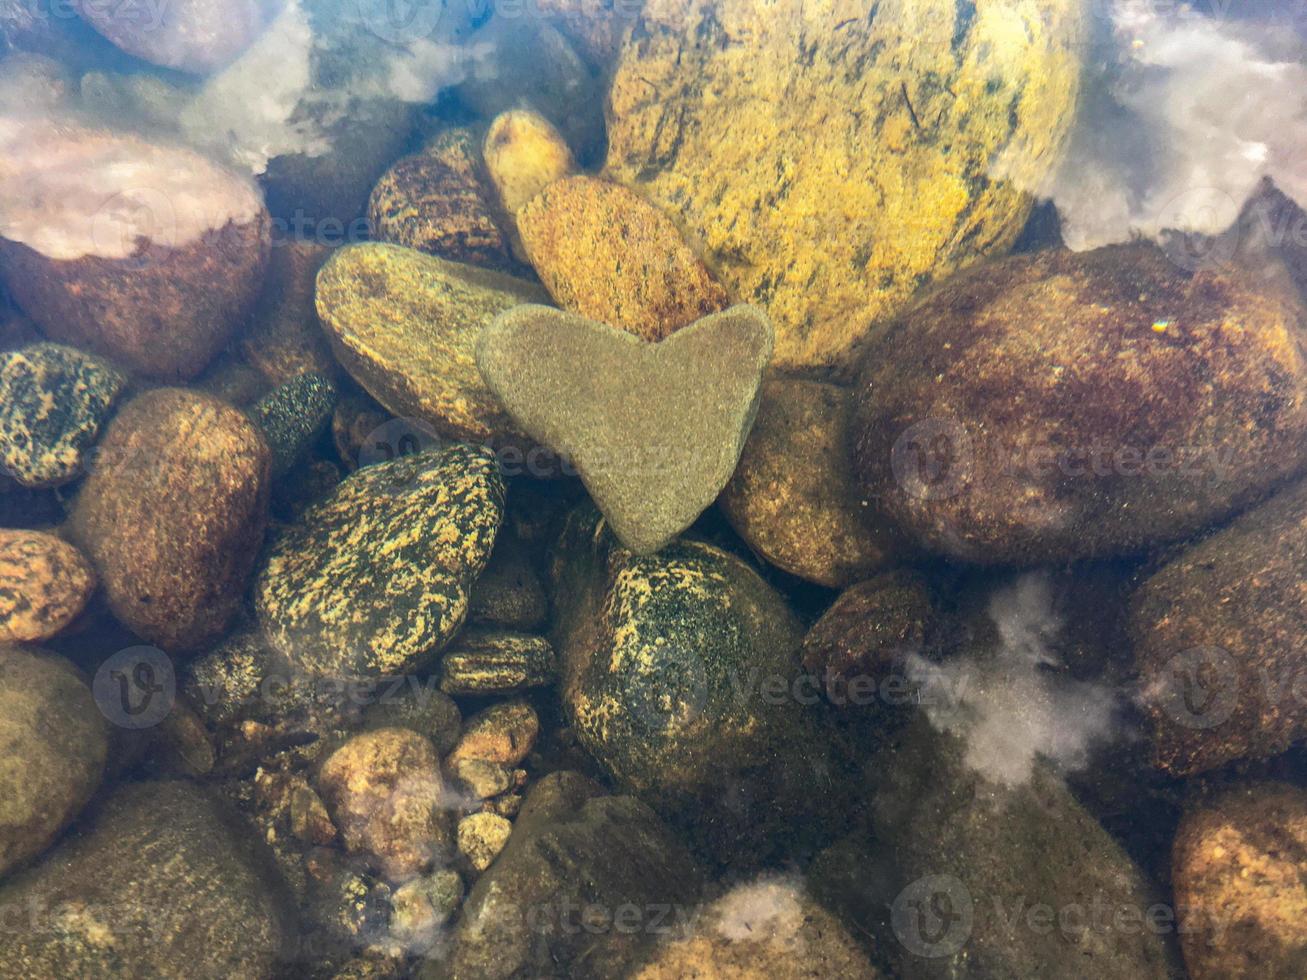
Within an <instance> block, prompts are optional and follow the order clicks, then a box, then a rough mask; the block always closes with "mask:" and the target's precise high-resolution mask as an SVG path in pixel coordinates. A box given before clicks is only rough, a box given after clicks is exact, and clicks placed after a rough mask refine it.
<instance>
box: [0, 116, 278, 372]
mask: <svg viewBox="0 0 1307 980" xmlns="http://www.w3.org/2000/svg"><path fill="white" fill-rule="evenodd" d="M0 153H2V155H3V156H4V157H5V159H6V161H7V168H6V171H5V173H4V174H3V175H0V177H2V179H0V201H2V202H4V206H5V210H4V218H3V220H0V236H3V239H4V240H3V241H0V275H2V276H3V280H4V283H5V285H6V286H7V287H8V289H9V291H10V293H11V294H12V296H13V298H14V299H15V301H17V303H18V304H19V306H21V307H22V309H23V310H24V311H25V312H26V313H27V314H28V316H30V317H31V318H32V320H34V321H35V322H36V324H37V325H38V326H39V327H40V328H41V329H42V331H43V332H44V333H45V334H46V336H47V337H49V338H50V339H52V340H57V341H60V342H63V343H66V344H70V345H72V346H75V347H81V348H84V349H87V350H92V351H95V352H97V353H100V354H104V355H107V356H109V357H111V358H113V359H114V360H116V361H118V362H119V363H121V364H122V365H123V366H125V367H128V368H130V369H132V370H133V371H136V372H139V373H141V374H145V375H149V376H151V377H155V378H160V379H167V380H176V379H182V378H190V377H194V376H195V375H196V374H198V373H199V372H200V371H201V370H202V369H203V368H204V366H205V365H206V364H207V363H208V362H209V361H210V360H211V359H212V358H213V356H214V355H215V354H216V353H217V352H218V351H219V350H221V349H222V347H223V346H224V345H225V344H226V343H227V341H228V340H229V339H230V337H231V333H232V331H233V330H234V329H235V328H236V327H237V326H238V325H239V324H240V323H242V322H243V320H244V319H245V317H246V316H247V315H248V314H249V312H250V309H251V307H252V304H253V302H254V300H255V298H256V297H257V295H258V292H259V288H260V286H261V285H262V281H263V273H264V268H265V266H266V264H267V260H268V249H269V241H268V231H269V219H268V215H267V212H266V210H265V209H264V207H263V202H262V200H261V198H260V196H259V192H258V189H257V188H256V187H255V186H254V184H253V183H252V182H251V181H250V180H249V179H248V178H247V177H243V176H240V175H237V174H235V173H233V172H230V171H227V170H224V169H223V168H221V167H219V166H217V165H216V164H214V163H212V162H211V161H210V160H209V159H208V158H206V157H203V156H201V155H200V154H198V153H195V152H194V151H191V150H187V149H181V148H177V147H170V146H165V145H162V144H154V143H150V142H148V141H146V140H144V139H142V138H140V137H137V136H126V135H118V134H112V133H108V132H104V131H99V130H93V129H86V128H82V127H79V126H74V125H61V124H56V123H55V122H53V121H48V122H41V123H35V122H32V121H30V120H23V121H21V122H19V121H17V120H13V119H7V120H0Z"/></svg>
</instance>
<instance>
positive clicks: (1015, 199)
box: [605, 0, 1086, 368]
mask: <svg viewBox="0 0 1307 980" xmlns="http://www.w3.org/2000/svg"><path fill="white" fill-rule="evenodd" d="M1085 22H1086V16H1085V13H1084V11H1083V8H1082V6H1081V5H1080V4H1079V3H1075V2H1073V0H1054V2H1052V3H1049V4H1041V5H1033V4H1030V5H1013V4H1001V5H998V6H992V5H987V4H983V3H982V4H976V3H972V2H961V3H955V2H954V0H894V2H891V3H882V4H880V5H878V6H877V7H875V8H874V9H873V11H872V15H871V16H868V8H867V6H866V4H865V3H862V2H860V0H834V2H831V3H825V4H821V5H818V6H814V5H812V4H809V3H805V2H803V0H782V2H779V3H773V4H767V5H760V4H758V3H756V2H754V0H692V2H686V0H648V2H646V3H645V4H644V5H643V8H642V12H641V13H640V15H639V16H638V17H637V18H636V20H635V23H634V26H633V27H632V29H631V33H630V35H629V38H630V40H629V43H627V44H626V45H625V46H624V47H623V48H622V53H621V55H620V57H619V60H618V63H617V68H616V71H615V77H614V78H613V82H612V87H611V90H610V93H609V100H608V144H609V145H608V160H607V164H606V169H605V173H606V174H607V175H608V176H610V177H612V178H613V179H615V180H617V181H619V182H621V183H625V184H628V185H630V186H631V187H632V188H633V189H634V190H636V191H637V192H639V193H640V194H642V195H643V196H645V197H647V198H648V199H649V200H650V201H651V202H652V203H653V204H654V205H656V206H658V207H661V208H664V209H666V210H667V211H668V213H670V214H671V215H672V217H673V218H674V219H675V220H676V221H677V224H678V225H679V226H680V227H682V228H683V229H685V230H686V231H687V233H688V234H690V235H692V236H693V240H692V244H693V245H694V247H695V250H696V252H698V254H699V255H701V256H702V257H703V259H704V261H705V262H706V263H707V265H708V268H709V269H711V270H712V272H713V273H714V274H715V275H716V276H718V278H720V279H721V281H722V283H723V284H724V285H725V286H726V289H727V291H728V292H729V293H730V294H731V296H732V297H733V298H734V299H735V300H737V301H739V302H750V303H756V304H758V305H759V306H761V307H763V308H764V309H766V310H767V312H768V314H769V315H770V316H771V318H772V319H773V321H775V323H776V361H777V364H778V365H779V366H781V367H785V368H813V367H825V366H830V365H834V366H844V367H847V366H849V364H850V362H851V359H852V357H853V355H854V354H855V353H856V351H857V350H858V348H859V347H860V346H861V344H862V342H863V341H864V340H865V339H866V338H867V337H868V336H869V334H870V329H871V326H872V324H873V323H876V322H878V321H879V322H883V321H886V320H888V319H889V318H891V317H893V316H894V315H896V314H897V313H898V312H900V311H901V310H902V309H903V308H904V306H905V305H906V304H907V302H908V301H909V299H910V298H911V297H912V295H913V293H915V292H916V291H917V289H918V288H919V287H920V286H921V285H922V284H923V283H924V282H929V281H930V280H932V279H939V278H943V277H944V276H947V275H948V274H950V273H952V272H953V271H955V270H957V269H959V268H961V267H963V266H965V265H967V264H968V263H970V262H972V261H974V260H975V259H977V258H979V257H982V256H985V255H994V254H1002V253H1003V252H1005V251H1006V250H1007V249H1008V248H1010V247H1011V245H1012V243H1013V242H1014V241H1015V240H1016V237H1017V235H1018V234H1019V232H1020V231H1021V228H1022V226H1023V224H1024V223H1025V220H1026V216H1027V214H1028V213H1029V210H1030V201H1031V199H1030V197H1029V195H1028V193H1027V191H1028V190H1029V189H1031V188H1033V187H1036V186H1037V185H1038V184H1039V182H1040V180H1041V178H1042V177H1044V176H1045V175H1047V174H1048V173H1049V171H1050V170H1051V169H1052V168H1053V167H1054V166H1055V165H1056V163H1057V161H1058V156H1059V152H1060V149H1061V145H1062V143H1063V138H1064V136H1065V134H1066V132H1067V129H1068V127H1069V125H1070V122H1071V119H1072V116H1073V114H1074V110H1075V107H1076V100H1077V95H1078V92H1079V79H1080V70H1081V57H1082V51H1081V49H1082V47H1083V44H1084V41H1085V34H1086V31H1085Z"/></svg>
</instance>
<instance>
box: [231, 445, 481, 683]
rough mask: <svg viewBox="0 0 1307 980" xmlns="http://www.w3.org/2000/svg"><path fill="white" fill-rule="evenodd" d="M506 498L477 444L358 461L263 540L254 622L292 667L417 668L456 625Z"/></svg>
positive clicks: (354, 671) (351, 671) (345, 671)
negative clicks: (291, 521) (324, 495)
mask: <svg viewBox="0 0 1307 980" xmlns="http://www.w3.org/2000/svg"><path fill="white" fill-rule="evenodd" d="M503 504H504V484H503V479H502V477H501V476H500V474H499V468H498V464H497V463H496V462H495V458H494V456H493V455H492V454H491V453H490V452H489V451H487V450H485V449H483V448H480V447H472V446H467V445H455V446H451V447H450V448H448V449H444V450H441V451H439V452H429V453H418V454H416V455H413V456H402V457H400V458H398V459H396V460H393V461H392V462H388V463H376V464H374V465H371V466H365V467H363V468H362V469H359V470H357V471H355V472H354V474H353V475H352V476H350V477H349V478H348V479H346V480H344V481H342V482H341V483H340V485H339V486H337V487H336V489H335V491H334V492H333V493H332V494H331V496H330V497H328V498H327V499H326V500H324V501H322V502H321V503H318V504H315V505H314V506H312V507H310V508H309V509H308V510H307V511H305V513H304V515H303V516H302V517H301V519H300V520H299V521H298V522H297V523H296V524H293V525H291V526H289V527H287V528H286V529H285V530H283V531H282V532H281V533H280V534H279V535H278V536H277V537H276V538H275V539H274V540H273V541H272V543H271V544H270V545H269V546H268V549H267V551H266V553H265V555H264V558H263V563H262V566H261V568H260V571H259V574H258V578H257V581H256V583H255V587H254V599H255V608H256V610H257V612H258V616H259V621H260V623H261V624H262V625H263V627H264V629H266V630H267V632H268V636H269V639H270V640H271V642H272V644H273V645H274V646H275V647H276V648H277V650H278V651H279V652H280V653H281V654H282V655H283V656H285V657H286V658H287V660H288V661H289V662H290V664H291V666H292V667H293V668H295V669H297V670H303V671H307V672H308V673H310V674H320V675H325V676H329V677H357V676H364V677H375V676H395V675H397V674H402V673H406V672H409V671H412V670H415V669H416V668H418V667H420V666H422V665H423V664H424V663H426V661H427V660H429V659H430V657H431V656H432V655H434V654H435V653H437V652H438V651H439V650H440V649H441V647H443V646H444V645H445V644H446V643H448V642H449V640H450V639H452V638H453V636H454V634H455V633H456V632H457V631H458V630H459V628H460V627H461V626H462V625H463V621H464V620H465V619H466V617H467V609H468V588H469V587H470V585H471V583H472V582H473V581H474V580H475V579H476V577H477V576H478V575H479V574H480V573H481V571H482V570H483V569H484V568H485V565H486V562H487V560H488V559H489V557H490V551H491V549H492V548H493V547H494V543H495V536H496V534H497V533H498V531H499V524H500V521H501V520H502V518H503Z"/></svg>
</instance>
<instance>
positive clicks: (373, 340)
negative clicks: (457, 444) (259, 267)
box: [317, 243, 544, 442]
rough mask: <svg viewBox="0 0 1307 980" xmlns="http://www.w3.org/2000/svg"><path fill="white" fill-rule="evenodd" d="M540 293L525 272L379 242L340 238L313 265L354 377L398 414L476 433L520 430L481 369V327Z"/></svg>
mask: <svg viewBox="0 0 1307 980" xmlns="http://www.w3.org/2000/svg"><path fill="white" fill-rule="evenodd" d="M543 299H544V293H543V292H542V291H541V290H540V289H538V288H537V287H535V286H532V285H531V284H530V283H527V282H525V281H523V280H521V279H514V278H512V277H511V276H505V275H502V274H501V273H497V272H491V271H488V270H485V269H478V268H475V267H474V266H470V265H463V264H462V263H457V262H448V261H446V260H445V259H438V258H436V257H435V256H431V255H426V254H424V253H422V252H419V251H417V250H415V249H408V248H401V247H399V246H398V245H386V244H381V243H376V244H371V243H369V244H364V245H352V246H349V247H347V248H342V249H340V250H338V251H337V252H336V254H335V255H333V256H332V258H331V261H329V262H328V263H327V264H326V265H325V266H324V267H323V269H322V271H321V272H320V273H319V274H318V291H317V304H318V315H319V316H320V317H321V319H322V325H323V327H324V329H325V330H326V331H327V336H328V338H329V339H330V340H331V343H332V346H333V347H334V349H335V351H336V356H337V357H338V358H340V362H341V364H343V365H344V367H345V369H346V370H347V371H349V373H350V374H351V375H353V377H354V379H355V380H356V381H358V382H359V384H361V385H362V386H363V387H364V388H366V389H367V391H368V393H369V394H371V395H372V396H373V397H374V398H376V399H377V401H379V402H380V403H381V404H382V405H384V406H385V407H386V408H387V409H389V410H390V411H391V412H394V413H395V414H396V415H399V416H407V417H413V418H417V419H420V420H422V421H424V422H426V423H428V424H430V425H432V426H434V427H435V428H436V430H437V431H439V432H440V433H441V434H443V435H447V436H450V437H452V438H456V439H469V440H475V441H478V442H484V441H487V440H494V439H504V438H509V439H512V438H520V436H519V434H518V433H517V429H516V427H515V426H514V425H513V423H512V420H511V419H510V418H509V417H508V413H507V412H505V411H504V409H503V407H502V406H501V405H500V404H499V402H498V400H497V399H496V398H495V396H494V395H493V394H492V393H491V392H490V389H489V388H487V387H486V384H485V382H484V381H482V380H481V375H480V374H479V373H478V372H477V365H476V355H475V348H476V339H477V336H478V334H480V332H481V328H482V327H484V326H485V325H486V324H487V323H489V322H490V320H491V319H493V318H494V316H495V314H497V313H500V312H502V311H503V310H506V309H508V308H510V307H513V306H516V305H517V304H519V303H530V302H540V301H541V300H543Z"/></svg>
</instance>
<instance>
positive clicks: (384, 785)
mask: <svg viewBox="0 0 1307 980" xmlns="http://www.w3.org/2000/svg"><path fill="white" fill-rule="evenodd" d="M318 790H319V792H320V793H321V794H322V798H323V800H324V801H325V802H326V804H327V806H328V808H329V809H330V810H331V815H332V819H333V820H334V821H335V824H336V826H337V827H338V828H339V829H340V834H341V838H342V839H343V840H344V842H345V847H346V848H347V849H349V850H351V851H362V852H364V853H366V854H370V855H371V856H372V857H374V858H375V859H376V860H377V862H378V864H379V866H380V868H381V870H382V872H383V873H384V874H385V875H386V877H388V878H390V879H392V880H398V881H402V880H404V879H406V878H411V877H413V876H414V875H416V874H419V873H421V872H422V871H424V870H426V869H427V867H428V866H430V864H431V863H432V862H433V861H436V860H440V859H443V858H446V857H448V856H449V854H450V852H451V844H452V838H451V829H452V828H451V826H450V824H451V821H450V817H449V814H448V813H447V812H446V811H445V809H444V807H445V805H446V804H445V801H444V794H445V789H444V780H443V779H442V777H441V775H440V759H439V757H437V755H436V750H435V747H434V746H432V744H431V742H430V740H429V739H425V738H423V737H422V736H421V735H419V734H417V733H416V732H414V731H410V730H409V729H406V728H379V729H376V730H374V731H370V732H363V733H362V734H359V735H355V736H354V737H353V738H351V739H350V740H349V741H348V742H346V743H345V744H344V745H342V746H341V747H340V748H339V749H337V750H336V751H335V752H333V753H332V754H331V755H329V756H328V757H327V758H326V759H325V760H323V763H322V768H321V770H320V771H319V773H318Z"/></svg>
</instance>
